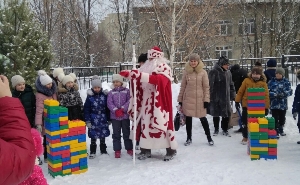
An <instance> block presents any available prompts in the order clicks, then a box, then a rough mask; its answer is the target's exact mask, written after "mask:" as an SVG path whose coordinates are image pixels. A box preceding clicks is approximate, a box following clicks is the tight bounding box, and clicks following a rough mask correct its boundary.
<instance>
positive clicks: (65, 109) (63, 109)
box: [59, 107, 68, 112]
mask: <svg viewBox="0 0 300 185" xmlns="http://www.w3.org/2000/svg"><path fill="white" fill-rule="evenodd" d="M59 112H68V109H67V108H66V107H59Z"/></svg>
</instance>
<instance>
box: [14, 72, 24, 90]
mask: <svg viewBox="0 0 300 185" xmlns="http://www.w3.org/2000/svg"><path fill="white" fill-rule="evenodd" d="M20 83H25V80H24V78H23V77H22V76H20V75H15V76H13V77H12V78H11V85H12V87H13V88H15V87H16V86H17V85H18V84H20Z"/></svg>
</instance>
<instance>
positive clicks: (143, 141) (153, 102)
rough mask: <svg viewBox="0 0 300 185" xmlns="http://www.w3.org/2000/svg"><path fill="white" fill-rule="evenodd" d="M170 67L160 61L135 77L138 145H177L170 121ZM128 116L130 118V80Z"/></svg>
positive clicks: (131, 116) (151, 146) (150, 147)
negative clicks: (138, 126)
mask: <svg viewBox="0 0 300 185" xmlns="http://www.w3.org/2000/svg"><path fill="white" fill-rule="evenodd" d="M170 71H171V70H170V67H169V66H168V65H167V64H160V65H158V67H157V68H156V69H155V70H154V72H153V73H152V74H151V75H150V74H148V73H143V72H141V75H140V76H139V77H138V78H137V79H136V80H137V81H136V84H137V85H136V96H137V117H138V118H137V122H139V121H140V123H141V129H142V133H141V137H140V147H141V148H145V149H162V148H169V147H171V149H177V142H176V140H175V130H174V123H173V114H172V112H173V108H172V91H171V77H170V75H169V74H170ZM131 84H132V85H131V92H130V94H131V99H130V105H129V111H128V113H129V115H130V119H131V120H133V114H134V112H133V89H134V88H135V87H134V85H133V84H134V83H133V81H132V80H131Z"/></svg>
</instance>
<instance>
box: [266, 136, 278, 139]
mask: <svg viewBox="0 0 300 185" xmlns="http://www.w3.org/2000/svg"><path fill="white" fill-rule="evenodd" d="M268 138H269V139H277V136H270V135H268Z"/></svg>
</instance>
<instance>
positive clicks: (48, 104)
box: [44, 99, 59, 107]
mask: <svg viewBox="0 0 300 185" xmlns="http://www.w3.org/2000/svg"><path fill="white" fill-rule="evenodd" d="M44 104H45V105H47V106H50V107H51V106H59V102H58V101H57V100H50V99H47V100H44Z"/></svg>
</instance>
